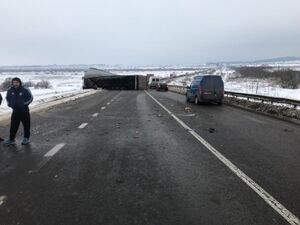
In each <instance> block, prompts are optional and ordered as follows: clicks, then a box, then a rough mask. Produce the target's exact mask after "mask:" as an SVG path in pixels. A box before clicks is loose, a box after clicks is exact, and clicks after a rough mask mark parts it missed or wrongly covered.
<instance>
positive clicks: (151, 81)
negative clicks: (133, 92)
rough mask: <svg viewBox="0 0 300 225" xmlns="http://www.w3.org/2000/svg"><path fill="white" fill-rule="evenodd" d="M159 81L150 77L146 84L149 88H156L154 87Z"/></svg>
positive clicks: (157, 78)
mask: <svg viewBox="0 0 300 225" xmlns="http://www.w3.org/2000/svg"><path fill="white" fill-rule="evenodd" d="M159 81H160V78H159V77H150V78H149V83H148V86H149V88H156V86H157V85H158V84H159Z"/></svg>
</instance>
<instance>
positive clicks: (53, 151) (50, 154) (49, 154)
mask: <svg viewBox="0 0 300 225" xmlns="http://www.w3.org/2000/svg"><path fill="white" fill-rule="evenodd" d="M65 145H66V143H60V144H58V145H55V146H54V147H53V148H52V149H51V150H50V151H48V152H47V153H46V154H45V155H44V158H43V159H42V161H41V162H39V163H38V165H37V169H35V170H30V171H28V173H30V174H32V173H37V172H38V171H39V170H40V169H41V168H43V167H44V166H45V165H46V164H47V162H48V161H49V160H50V159H51V158H52V157H53V156H54V155H55V154H56V153H57V152H59V151H60V150H61V149H62V148H63V147H64V146H65Z"/></svg>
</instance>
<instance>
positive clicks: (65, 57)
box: [0, 0, 300, 65]
mask: <svg viewBox="0 0 300 225" xmlns="http://www.w3.org/2000/svg"><path fill="white" fill-rule="evenodd" d="M279 56H300V0H147V1H146V0H144V1H143V0H1V2H0V65H33V64H35V65H36V64H73V63H106V64H130V65H150V64H160V65H163V64H197V63H203V62H210V61H231V60H253V59H262V58H271V57H279Z"/></svg>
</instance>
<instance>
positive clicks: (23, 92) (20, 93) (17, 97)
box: [6, 86, 33, 111]
mask: <svg viewBox="0 0 300 225" xmlns="http://www.w3.org/2000/svg"><path fill="white" fill-rule="evenodd" d="M32 100H33V97H32V94H31V91H30V90H29V89H27V88H24V87H23V86H20V87H19V88H14V87H11V88H9V89H8V90H7V93H6V101H7V105H8V106H9V107H10V108H12V109H13V110H15V111H26V110H29V108H28V105H29V104H30V103H31V102H32Z"/></svg>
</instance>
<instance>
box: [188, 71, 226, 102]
mask: <svg viewBox="0 0 300 225" xmlns="http://www.w3.org/2000/svg"><path fill="white" fill-rule="evenodd" d="M223 99H224V82H223V80H222V77H221V76H215V75H200V76H196V77H195V78H194V80H193V82H192V83H191V85H190V86H188V87H187V92H186V101H187V102H195V104H200V103H201V102H215V103H218V104H219V105H222V104H223Z"/></svg>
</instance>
